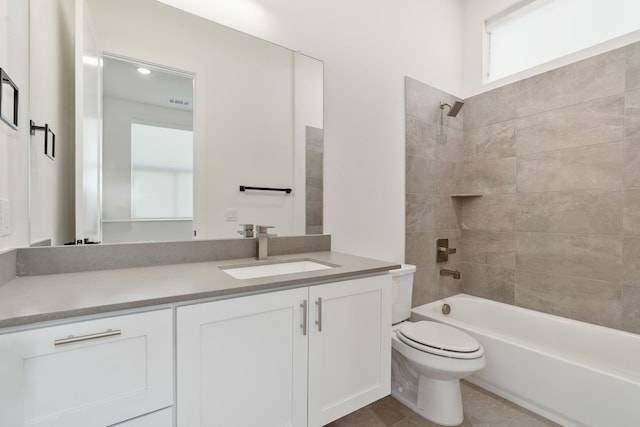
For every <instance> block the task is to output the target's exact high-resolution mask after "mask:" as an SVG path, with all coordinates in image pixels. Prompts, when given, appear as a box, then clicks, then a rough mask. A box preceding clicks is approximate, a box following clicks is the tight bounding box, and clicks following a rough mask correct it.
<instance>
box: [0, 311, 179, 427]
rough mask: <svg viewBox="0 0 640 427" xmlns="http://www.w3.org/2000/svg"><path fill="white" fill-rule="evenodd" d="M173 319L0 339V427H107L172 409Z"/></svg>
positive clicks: (115, 321) (146, 317) (77, 326)
mask: <svg viewBox="0 0 640 427" xmlns="http://www.w3.org/2000/svg"><path fill="white" fill-rule="evenodd" d="M172 319H173V317H172V311H171V310H170V309H165V310H157V311H150V312H145V313H137V314H131V315H122V316H114V317H108V318H101V319H97V320H87V321H81V322H75V323H69V324H64V325H57V326H51V327H44V328H38V329H32V330H26V331H20V332H13V333H7V334H4V335H0V378H1V379H2V382H1V383H0V425H1V426H11V427H19V426H38V427H76V426H77V427H87V426H108V425H112V424H117V423H119V422H122V421H125V420H131V419H133V418H135V417H139V416H141V415H144V414H147V413H150V412H153V411H158V410H160V409H163V408H167V407H169V406H171V405H172V404H173V334H172V331H173V321H172ZM131 422H133V421H131ZM125 425H126V424H125ZM168 425H171V424H168Z"/></svg>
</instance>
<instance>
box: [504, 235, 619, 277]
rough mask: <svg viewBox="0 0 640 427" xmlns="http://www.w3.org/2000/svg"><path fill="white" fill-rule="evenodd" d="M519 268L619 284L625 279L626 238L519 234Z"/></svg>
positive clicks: (517, 265) (517, 240) (517, 262)
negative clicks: (623, 269) (624, 255)
mask: <svg viewBox="0 0 640 427" xmlns="http://www.w3.org/2000/svg"><path fill="white" fill-rule="evenodd" d="M516 242H517V243H516V245H517V246H516V247H517V256H516V268H517V269H518V270H527V271H535V272H547V273H550V274H556V275H562V276H573V277H583V278H588V279H596V280H605V281H609V282H618V281H620V280H621V279H622V275H623V273H622V255H623V252H622V237H621V236H598V235H586V234H551V233H528V232H518V233H517V234H516Z"/></svg>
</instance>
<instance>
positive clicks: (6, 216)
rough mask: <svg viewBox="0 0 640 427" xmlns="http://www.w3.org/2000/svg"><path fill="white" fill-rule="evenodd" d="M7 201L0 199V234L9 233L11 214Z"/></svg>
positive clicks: (5, 234) (6, 234)
mask: <svg viewBox="0 0 640 427" xmlns="http://www.w3.org/2000/svg"><path fill="white" fill-rule="evenodd" d="M10 212H11V211H10V206H9V201H8V200H6V199H0V236H8V235H9V234H11V214H10Z"/></svg>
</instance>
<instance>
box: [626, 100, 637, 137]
mask: <svg viewBox="0 0 640 427" xmlns="http://www.w3.org/2000/svg"><path fill="white" fill-rule="evenodd" d="M624 136H625V137H626V138H640V90H636V91H633V92H627V93H626V96H625V97H624Z"/></svg>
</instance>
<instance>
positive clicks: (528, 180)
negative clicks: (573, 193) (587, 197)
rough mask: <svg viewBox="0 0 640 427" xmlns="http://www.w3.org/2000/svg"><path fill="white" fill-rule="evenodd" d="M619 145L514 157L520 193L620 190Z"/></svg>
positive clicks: (621, 172) (620, 146)
mask: <svg viewBox="0 0 640 427" xmlns="http://www.w3.org/2000/svg"><path fill="white" fill-rule="evenodd" d="M623 164H624V162H623V144H622V142H614V143H610V144H598V145H591V146H587V147H580V148H569V149H566V150H557V151H548V152H544V153H533V154H528V155H526V156H521V157H518V166H517V168H518V175H517V188H518V191H521V192H542V191H561V190H588V189H612V188H622V176H623Z"/></svg>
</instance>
